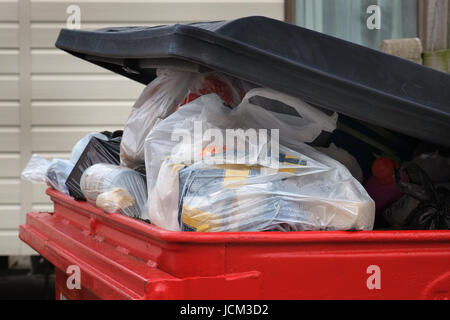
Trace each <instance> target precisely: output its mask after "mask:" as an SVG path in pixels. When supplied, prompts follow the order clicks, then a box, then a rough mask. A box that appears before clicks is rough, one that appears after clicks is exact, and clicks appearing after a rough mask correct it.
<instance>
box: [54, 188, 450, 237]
mask: <svg viewBox="0 0 450 320" xmlns="http://www.w3.org/2000/svg"><path fill="white" fill-rule="evenodd" d="M46 194H47V195H49V196H50V198H51V200H52V201H53V202H57V203H59V204H61V205H63V206H65V207H71V208H74V209H76V210H77V211H81V212H83V213H85V214H86V215H90V216H91V218H94V219H97V220H99V221H102V222H103V223H105V224H110V225H116V226H119V227H123V228H124V229H128V230H131V231H132V232H135V233H138V234H141V235H143V236H145V237H148V238H152V239H155V240H157V241H162V242H171V243H173V242H186V243H244V242H253V243H255V242H260V243H277V242H284V243H288V242H296V243H310V242H317V243H329V242H342V243H348V242H352V243H361V242H377V243H378V242H385V243H386V242H417V241H418V242H424V241H425V242H449V244H450V230H376V231H298V232H276V231H274V232H270V231H268V232H181V231H169V230H164V229H162V228H159V227H157V226H155V225H152V224H148V223H145V222H143V221H139V220H136V219H133V218H130V217H127V216H124V215H122V214H120V213H105V212H103V211H102V210H101V209H99V208H96V207H95V206H93V205H91V204H90V203H88V202H85V201H76V200H74V199H73V198H71V197H70V196H68V195H65V194H63V193H61V192H59V191H57V190H54V189H52V188H48V189H47V190H46Z"/></svg>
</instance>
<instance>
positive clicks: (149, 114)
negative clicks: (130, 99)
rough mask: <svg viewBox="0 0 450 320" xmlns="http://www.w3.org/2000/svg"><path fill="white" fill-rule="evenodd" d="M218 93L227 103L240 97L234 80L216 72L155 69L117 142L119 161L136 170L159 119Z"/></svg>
mask: <svg viewBox="0 0 450 320" xmlns="http://www.w3.org/2000/svg"><path fill="white" fill-rule="evenodd" d="M208 93H217V94H218V95H219V96H220V97H221V98H222V100H223V102H224V103H225V104H227V105H230V106H236V105H237V104H239V102H240V101H241V99H242V97H243V95H244V94H243V93H244V92H243V89H242V84H241V82H240V81H239V80H237V79H232V78H230V77H228V76H225V75H221V74H219V73H207V74H200V73H193V72H185V71H175V70H169V69H158V70H157V77H156V79H155V80H153V81H152V82H151V83H150V84H149V85H148V86H147V87H146V88H145V89H144V91H143V92H142V93H141V95H140V97H139V98H138V100H137V101H136V103H135V104H134V106H133V109H132V111H131V114H130V117H129V118H128V120H127V122H126V124H125V128H124V132H123V137H122V143H121V145H120V160H121V164H122V165H124V166H127V167H129V168H132V169H135V168H136V167H138V166H140V165H142V164H143V163H144V141H145V138H146V136H147V134H148V133H149V132H150V130H151V129H152V128H153V126H154V125H155V124H157V123H158V122H159V121H161V120H163V119H165V118H166V117H167V116H169V115H170V114H172V113H173V112H174V111H175V110H176V109H177V108H178V107H180V106H181V105H183V104H186V103H188V102H190V101H193V100H195V99H196V98H198V97H199V96H201V95H205V94H208Z"/></svg>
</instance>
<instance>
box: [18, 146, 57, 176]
mask: <svg viewBox="0 0 450 320" xmlns="http://www.w3.org/2000/svg"><path fill="white" fill-rule="evenodd" d="M49 166H50V161H48V160H47V159H45V158H42V157H41V156H40V155H38V154H36V153H35V154H33V155H32V156H31V158H30V161H28V164H27V166H26V167H25V168H24V169H23V170H22V173H21V175H20V178H21V179H23V180H26V181H30V182H33V183H45V182H46V175H47V169H48V167H49Z"/></svg>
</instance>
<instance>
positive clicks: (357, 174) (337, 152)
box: [316, 143, 364, 183]
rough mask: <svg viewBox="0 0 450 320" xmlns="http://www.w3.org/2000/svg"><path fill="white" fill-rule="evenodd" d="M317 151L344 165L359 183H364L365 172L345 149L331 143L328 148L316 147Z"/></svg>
mask: <svg viewBox="0 0 450 320" xmlns="http://www.w3.org/2000/svg"><path fill="white" fill-rule="evenodd" d="M316 150H317V151H320V152H322V153H325V154H326V155H327V156H329V157H331V158H333V159H334V160H336V161H339V162H340V163H342V164H343V165H344V166H345V167H346V168H347V169H348V170H349V171H350V173H351V174H352V176H353V177H354V178H355V179H356V180H358V181H359V182H361V183H362V182H363V181H364V176H363V172H362V169H361V167H360V166H359V163H358V161H357V160H356V158H355V157H354V156H352V155H351V154H350V153H349V152H348V151H346V150H345V149H342V148H338V147H336V145H335V144H334V143H331V144H330V146H329V147H328V148H323V147H316Z"/></svg>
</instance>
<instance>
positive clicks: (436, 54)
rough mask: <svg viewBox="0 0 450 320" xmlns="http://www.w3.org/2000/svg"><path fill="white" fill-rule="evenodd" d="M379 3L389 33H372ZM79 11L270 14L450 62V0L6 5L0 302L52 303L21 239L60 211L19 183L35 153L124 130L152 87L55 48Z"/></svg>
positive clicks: (1, 44) (98, 21) (54, 0)
mask: <svg viewBox="0 0 450 320" xmlns="http://www.w3.org/2000/svg"><path fill="white" fill-rule="evenodd" d="M374 4H375V5H378V6H379V8H380V10H381V11H380V12H381V28H380V29H375V30H370V29H369V28H368V27H367V23H366V22H367V19H368V17H369V16H370V14H369V13H367V8H368V7H369V6H370V5H374ZM71 5H76V6H78V7H79V9H80V11H79V18H80V21H79V22H80V25H79V26H80V28H81V29H83V30H93V29H98V28H102V27H112V26H130V25H145V26H156V25H162V24H173V23H189V22H197V21H215V20H229V19H234V18H238V17H243V16H250V15H263V16H267V17H272V18H274V19H279V20H284V21H286V22H289V23H294V24H298V25H300V26H303V27H306V28H309V29H313V30H317V31H320V32H324V33H327V34H330V35H333V36H336V37H339V38H342V39H345V40H348V41H352V42H355V43H357V44H361V45H364V46H367V47H371V48H374V49H377V48H379V47H380V44H382V42H383V40H387V39H400V38H415V37H419V38H420V40H421V44H422V47H421V48H420V52H418V51H414V50H415V49H414V50H413V51H414V54H416V55H417V54H419V60H418V61H417V62H419V63H424V64H426V65H428V66H431V67H434V68H437V69H440V70H441V71H444V72H448V65H449V64H450V63H449V62H448V61H449V59H450V58H449V57H450V55H449V54H448V51H449V50H448V48H449V44H450V31H449V24H450V21H449V19H450V5H449V1H448V0H292V1H289V0H288V1H283V0H218V1H206V0H131V1H128V0H78V1H68V0H0V299H7V298H35V299H36V298H42V299H45V298H52V285H53V284H52V281H53V280H52V276H51V273H52V270H51V266H50V265H49V264H48V263H46V262H45V261H44V260H43V259H41V258H40V257H39V256H34V257H33V258H32V259H31V258H30V256H33V255H35V252H34V251H33V250H32V249H31V248H30V247H28V246H27V245H25V244H24V243H23V242H21V241H20V240H19V238H18V226H19V225H20V224H23V223H24V222H25V214H26V212H29V211H51V210H52V205H51V204H50V202H49V199H48V197H47V196H46V195H45V186H44V185H32V184H30V183H28V182H25V181H21V180H20V172H21V170H22V169H23V168H24V167H25V165H26V164H27V162H28V160H29V159H30V157H31V155H32V154H33V153H39V154H41V155H43V156H45V157H46V158H49V159H51V158H68V157H69V155H70V151H71V148H72V146H73V145H74V143H75V142H76V141H77V140H78V139H80V138H81V137H83V136H84V135H85V134H87V133H89V132H92V131H103V130H109V131H114V130H117V129H121V128H123V125H124V123H125V121H126V119H127V117H128V115H129V111H130V108H131V106H132V105H133V103H134V100H135V99H136V98H137V97H138V96H139V94H140V91H141V90H142V89H143V86H142V85H141V84H138V83H135V82H133V81H131V80H129V79H126V78H124V77H120V76H118V75H115V74H113V73H111V72H109V71H106V70H103V69H101V68H99V67H96V66H94V65H92V64H89V63H88V62H85V61H82V60H78V59H77V58H74V57H72V56H70V55H68V54H67V53H65V52H62V51H60V50H57V49H56V48H55V47H54V43H55V41H56V38H57V35H58V32H59V30H60V29H61V28H64V27H66V25H67V21H68V20H69V22H73V16H72V15H73V13H74V11H72V10H69V7H70V6H71ZM71 19H72V20H71ZM411 50H412V49H411ZM411 50H410V51H411ZM417 50H419V49H417ZM405 58H411V59H413V58H414V57H405ZM422 58H423V59H422ZM414 59H415V58H414Z"/></svg>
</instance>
